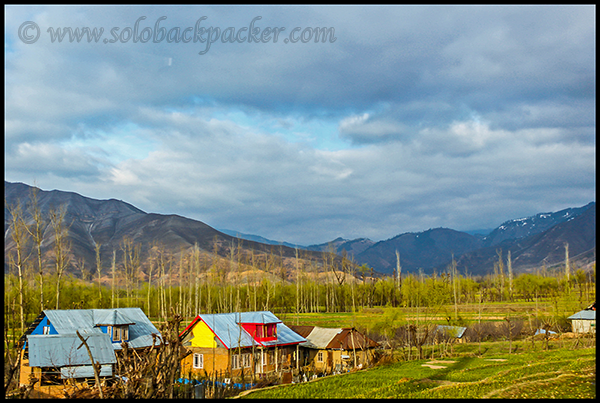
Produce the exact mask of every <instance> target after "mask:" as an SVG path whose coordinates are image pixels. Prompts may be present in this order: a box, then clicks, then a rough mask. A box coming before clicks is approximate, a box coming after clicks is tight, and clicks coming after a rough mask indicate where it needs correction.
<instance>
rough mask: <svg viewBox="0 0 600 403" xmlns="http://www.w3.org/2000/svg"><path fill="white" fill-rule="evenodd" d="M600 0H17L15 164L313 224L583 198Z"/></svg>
mask: <svg viewBox="0 0 600 403" xmlns="http://www.w3.org/2000/svg"><path fill="white" fill-rule="evenodd" d="M595 12H596V8H595V6H593V5H592V6H585V5H579V6H5V43H4V54H5V65H4V73H5V93H4V99H5V139H4V146H5V151H4V153H5V154H4V156H5V166H4V167H5V171H4V177H5V180H7V181H10V182H23V183H26V184H28V185H35V186H37V187H39V188H41V189H43V190H53V189H57V190H63V191H72V192H77V193H79V194H81V195H83V196H86V197H91V198H96V199H111V198H115V199H120V200H123V201H126V202H128V203H131V204H133V205H134V206H136V207H138V208H140V209H142V210H144V211H146V212H148V213H160V214H178V215H181V216H184V217H188V218H192V219H195V220H199V221H202V222H204V223H206V224H208V225H210V226H212V227H214V228H217V229H229V230H234V231H238V232H240V233H245V234H253V235H260V236H263V237H265V238H268V239H272V240H277V241H286V242H292V243H297V244H301V245H310V244H319V243H326V242H329V241H332V240H333V239H335V238H337V237H342V238H346V239H355V238H369V239H371V240H373V241H380V240H386V239H389V238H392V237H394V236H396V235H399V234H402V233H406V232H420V231H425V230H428V229H430V228H438V227H444V228H452V229H455V230H460V231H468V230H474V229H483V228H495V227H497V226H499V225H500V224H501V223H503V222H504V221H506V220H509V219H514V218H520V217H526V216H531V215H534V214H537V213H541V212H552V211H558V210H561V209H564V208H568V207H580V206H583V205H585V204H587V203H589V202H591V201H595V194H596V193H595V192H596V165H595V159H596V158H595V157H596V155H595V154H596V136H595V134H596V120H595V118H596V114H595V110H596V92H595V89H596V43H595V38H596V24H595ZM76 29H77V31H76ZM69 30H70V31H69ZM93 30H95V31H93ZM100 30H102V32H100ZM94 32H95V34H96V35H88V36H86V35H85V34H86V33H90V34H92V33H94ZM69 33H71V34H73V36H71V37H69V36H68V34H69ZM76 34H82V35H80V36H76Z"/></svg>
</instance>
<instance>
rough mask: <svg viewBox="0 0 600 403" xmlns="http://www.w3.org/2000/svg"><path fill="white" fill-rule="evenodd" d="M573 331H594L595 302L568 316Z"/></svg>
mask: <svg viewBox="0 0 600 403" xmlns="http://www.w3.org/2000/svg"><path fill="white" fill-rule="evenodd" d="M567 319H568V320H570V321H571V326H572V329H573V333H596V302H594V303H593V304H592V305H590V306H588V307H587V308H585V309H583V310H581V311H579V312H577V313H575V314H573V315H571V316H569V317H568V318H567Z"/></svg>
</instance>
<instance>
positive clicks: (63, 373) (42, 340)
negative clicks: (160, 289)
mask: <svg viewBox="0 0 600 403" xmlns="http://www.w3.org/2000/svg"><path fill="white" fill-rule="evenodd" d="M77 333H79V334H80V335H81V336H82V337H83V338H84V339H85V340H86V343H87V345H88V347H89V349H90V352H91V354H92V357H93V358H94V361H95V362H97V363H99V364H100V366H101V367H100V374H99V375H100V377H101V378H104V379H106V378H112V376H113V370H114V364H116V362H117V357H116V354H115V352H118V351H119V350H121V349H122V345H121V343H123V342H125V343H127V346H128V347H129V348H132V349H143V348H146V347H150V346H152V345H153V344H154V345H159V343H160V341H159V339H158V338H156V337H153V334H154V335H155V336H160V332H159V331H158V330H157V329H156V327H154V325H153V324H152V322H150V320H149V319H148V318H147V317H146V315H145V314H144V313H143V312H142V310H141V309H140V308H116V309H65V310H44V311H43V312H42V313H41V314H40V315H38V317H37V318H36V320H35V321H34V322H33V323H32V324H31V325H30V326H29V328H28V329H27V331H26V332H25V334H23V336H22V337H21V339H20V342H21V343H22V345H23V347H22V349H21V364H20V365H21V366H20V375H19V384H20V385H27V384H29V382H30V378H31V377H32V376H33V377H34V378H35V379H36V382H35V385H34V391H36V392H38V393H41V394H42V396H53V397H62V391H63V389H64V384H65V382H66V381H85V380H86V379H94V371H93V367H92V363H91V361H90V357H89V354H88V351H87V349H86V348H85V347H84V346H83V345H82V342H81V339H80V338H79V336H78V335H77Z"/></svg>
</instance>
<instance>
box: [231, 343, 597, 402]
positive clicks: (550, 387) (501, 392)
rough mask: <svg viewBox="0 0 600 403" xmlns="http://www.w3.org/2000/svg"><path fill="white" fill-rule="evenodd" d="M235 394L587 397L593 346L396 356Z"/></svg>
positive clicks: (592, 379)
mask: <svg viewBox="0 0 600 403" xmlns="http://www.w3.org/2000/svg"><path fill="white" fill-rule="evenodd" d="M492 350H493V349H492ZM240 397H241V398H258V399H270V398H277V399H281V398H290V399H307V398H342V399H343V398H365V399H373V398H417V399H448V398H453V399H456V398H469V399H478V398H513V399H514V398H566V399H593V398H595V397H596V349H595V347H593V348H583V349H571V348H569V347H566V346H565V347H562V348H558V347H556V346H553V348H551V349H550V350H549V351H543V350H540V351H528V352H523V353H520V354H510V355H509V354H495V353H494V354H491V355H489V356H483V357H478V356H475V355H473V354H472V355H465V356H461V357H457V358H449V359H442V360H435V361H430V360H417V361H410V362H399V363H395V364H389V365H382V366H379V367H375V368H372V369H369V370H363V371H358V372H354V373H348V374H343V375H337V376H329V377H324V378H320V379H317V380H315V381H311V382H307V383H302V384H292V385H283V386H277V387H273V388H270V389H263V390H258V391H252V392H250V393H248V394H246V395H244V396H240Z"/></svg>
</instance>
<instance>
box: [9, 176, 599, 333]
mask: <svg viewBox="0 0 600 403" xmlns="http://www.w3.org/2000/svg"><path fill="white" fill-rule="evenodd" d="M5 205H6V203H5ZM6 208H7V209H8V212H9V214H8V217H9V219H10V221H9V223H8V226H9V231H8V233H9V234H10V239H8V240H7V239H6V238H5V243H6V242H7V241H12V244H13V245H14V247H13V248H12V249H11V250H10V252H9V253H8V254H7V256H6V258H7V261H6V262H5V294H4V307H5V313H4V315H5V328H6V327H7V326H10V328H11V329H17V330H20V332H21V333H23V332H24V331H25V329H26V326H27V325H28V324H29V323H30V322H31V321H32V320H33V318H35V317H36V316H37V315H38V314H39V313H40V312H41V311H42V310H44V309H73V308H80V309H85V308H115V307H140V308H142V309H143V310H144V312H145V313H146V314H147V315H148V316H149V317H151V318H156V319H158V320H162V321H167V317H168V313H169V312H170V310H171V309H174V310H175V312H177V313H178V314H180V315H182V316H184V317H194V316H195V315H197V314H198V313H200V312H203V313H218V312H236V311H257V310H270V311H273V312H275V313H309V312H312V313H314V312H353V311H354V312H356V311H357V310H360V309H364V308H365V307H367V308H372V307H374V306H392V307H426V306H439V305H441V304H446V305H448V304H449V305H454V307H455V309H454V317H455V318H456V317H457V314H458V308H457V307H458V305H460V304H465V303H481V302H503V301H517V300H521V301H538V300H540V301H542V300H546V301H547V300H551V299H556V298H557V297H558V296H559V295H561V294H563V293H565V292H569V293H570V292H572V291H574V292H575V294H574V295H577V298H578V300H579V302H580V304H581V305H583V304H585V303H586V302H587V301H590V299H592V298H595V266H594V269H593V270H591V271H585V270H583V269H582V268H578V267H575V266H574V265H573V264H572V263H570V262H569V258H568V245H565V264H564V266H562V267H559V268H558V269H556V268H554V269H552V270H551V269H548V268H546V267H542V268H539V269H538V270H537V271H535V272H529V273H520V274H518V275H515V274H514V273H513V270H512V263H511V257H510V252H508V253H507V255H506V256H503V253H502V250H501V249H498V251H497V254H498V258H497V261H496V263H495V264H494V270H493V272H492V273H489V274H487V275H484V276H480V275H479V276H473V275H470V274H468V273H466V272H465V273H460V272H459V271H458V270H457V268H456V262H455V260H454V257H452V263H451V264H449V265H448V267H447V268H446V270H444V271H442V272H440V273H436V272H433V273H430V274H424V272H423V271H422V270H419V272H417V273H404V274H402V267H401V264H400V256H399V254H398V253H397V254H396V256H397V262H396V268H395V270H394V273H393V275H391V276H387V277H381V276H378V275H377V273H375V272H374V270H373V269H372V268H370V267H368V266H367V265H365V264H363V265H358V264H357V263H356V262H354V261H353V258H352V257H348V255H347V254H346V253H344V254H342V256H341V258H340V257H339V256H338V255H337V254H336V253H335V252H334V250H333V247H331V248H330V250H329V251H327V252H326V253H323V254H322V258H320V259H317V258H315V257H314V255H312V254H309V253H305V252H304V251H301V250H296V256H295V258H293V257H292V258H290V257H284V256H282V254H281V253H277V250H276V248H275V249H273V250H272V251H271V253H270V254H266V253H257V252H254V251H253V250H248V249H246V248H243V244H242V242H243V241H242V240H237V239H234V240H232V243H231V244H228V245H226V244H222V243H221V244H220V243H218V242H217V240H216V239H215V242H214V243H213V250H212V251H205V250H202V249H200V248H199V247H198V245H194V246H193V247H191V248H189V249H188V250H183V249H182V250H180V251H178V252H177V253H173V252H172V251H169V250H168V249H167V248H166V247H165V246H164V245H161V244H158V243H155V244H152V245H150V247H149V253H148V256H149V257H148V258H147V259H146V260H145V261H144V262H142V259H141V245H140V244H136V243H135V242H134V241H133V240H132V239H130V238H126V239H123V240H122V241H121V243H120V245H119V248H118V249H116V250H113V251H112V253H111V254H110V255H109V256H101V253H100V250H101V245H100V244H96V245H95V252H96V261H95V267H86V264H85V261H84V259H82V258H81V257H78V256H75V255H74V254H73V253H72V251H71V245H70V244H69V241H68V238H67V232H68V227H69V223H67V222H66V220H65V216H66V209H65V208H64V207H61V208H58V209H51V210H50V211H49V214H48V216H47V217H44V216H43V215H42V212H41V210H40V208H39V205H38V202H37V192H36V188H34V190H33V191H32V194H31V197H30V204H29V205H28V206H27V214H25V212H24V211H22V208H21V205H20V204H16V205H15V206H8V205H6ZM26 217H27V218H26ZM44 230H45V231H44ZM48 242H52V245H53V246H52V251H51V252H52V253H49V254H42V247H43V246H44V244H45V243H48ZM236 242H237V243H236ZM219 248H221V250H219ZM224 256H226V257H224ZM117 257H118V259H117ZM117 262H118V263H117Z"/></svg>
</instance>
